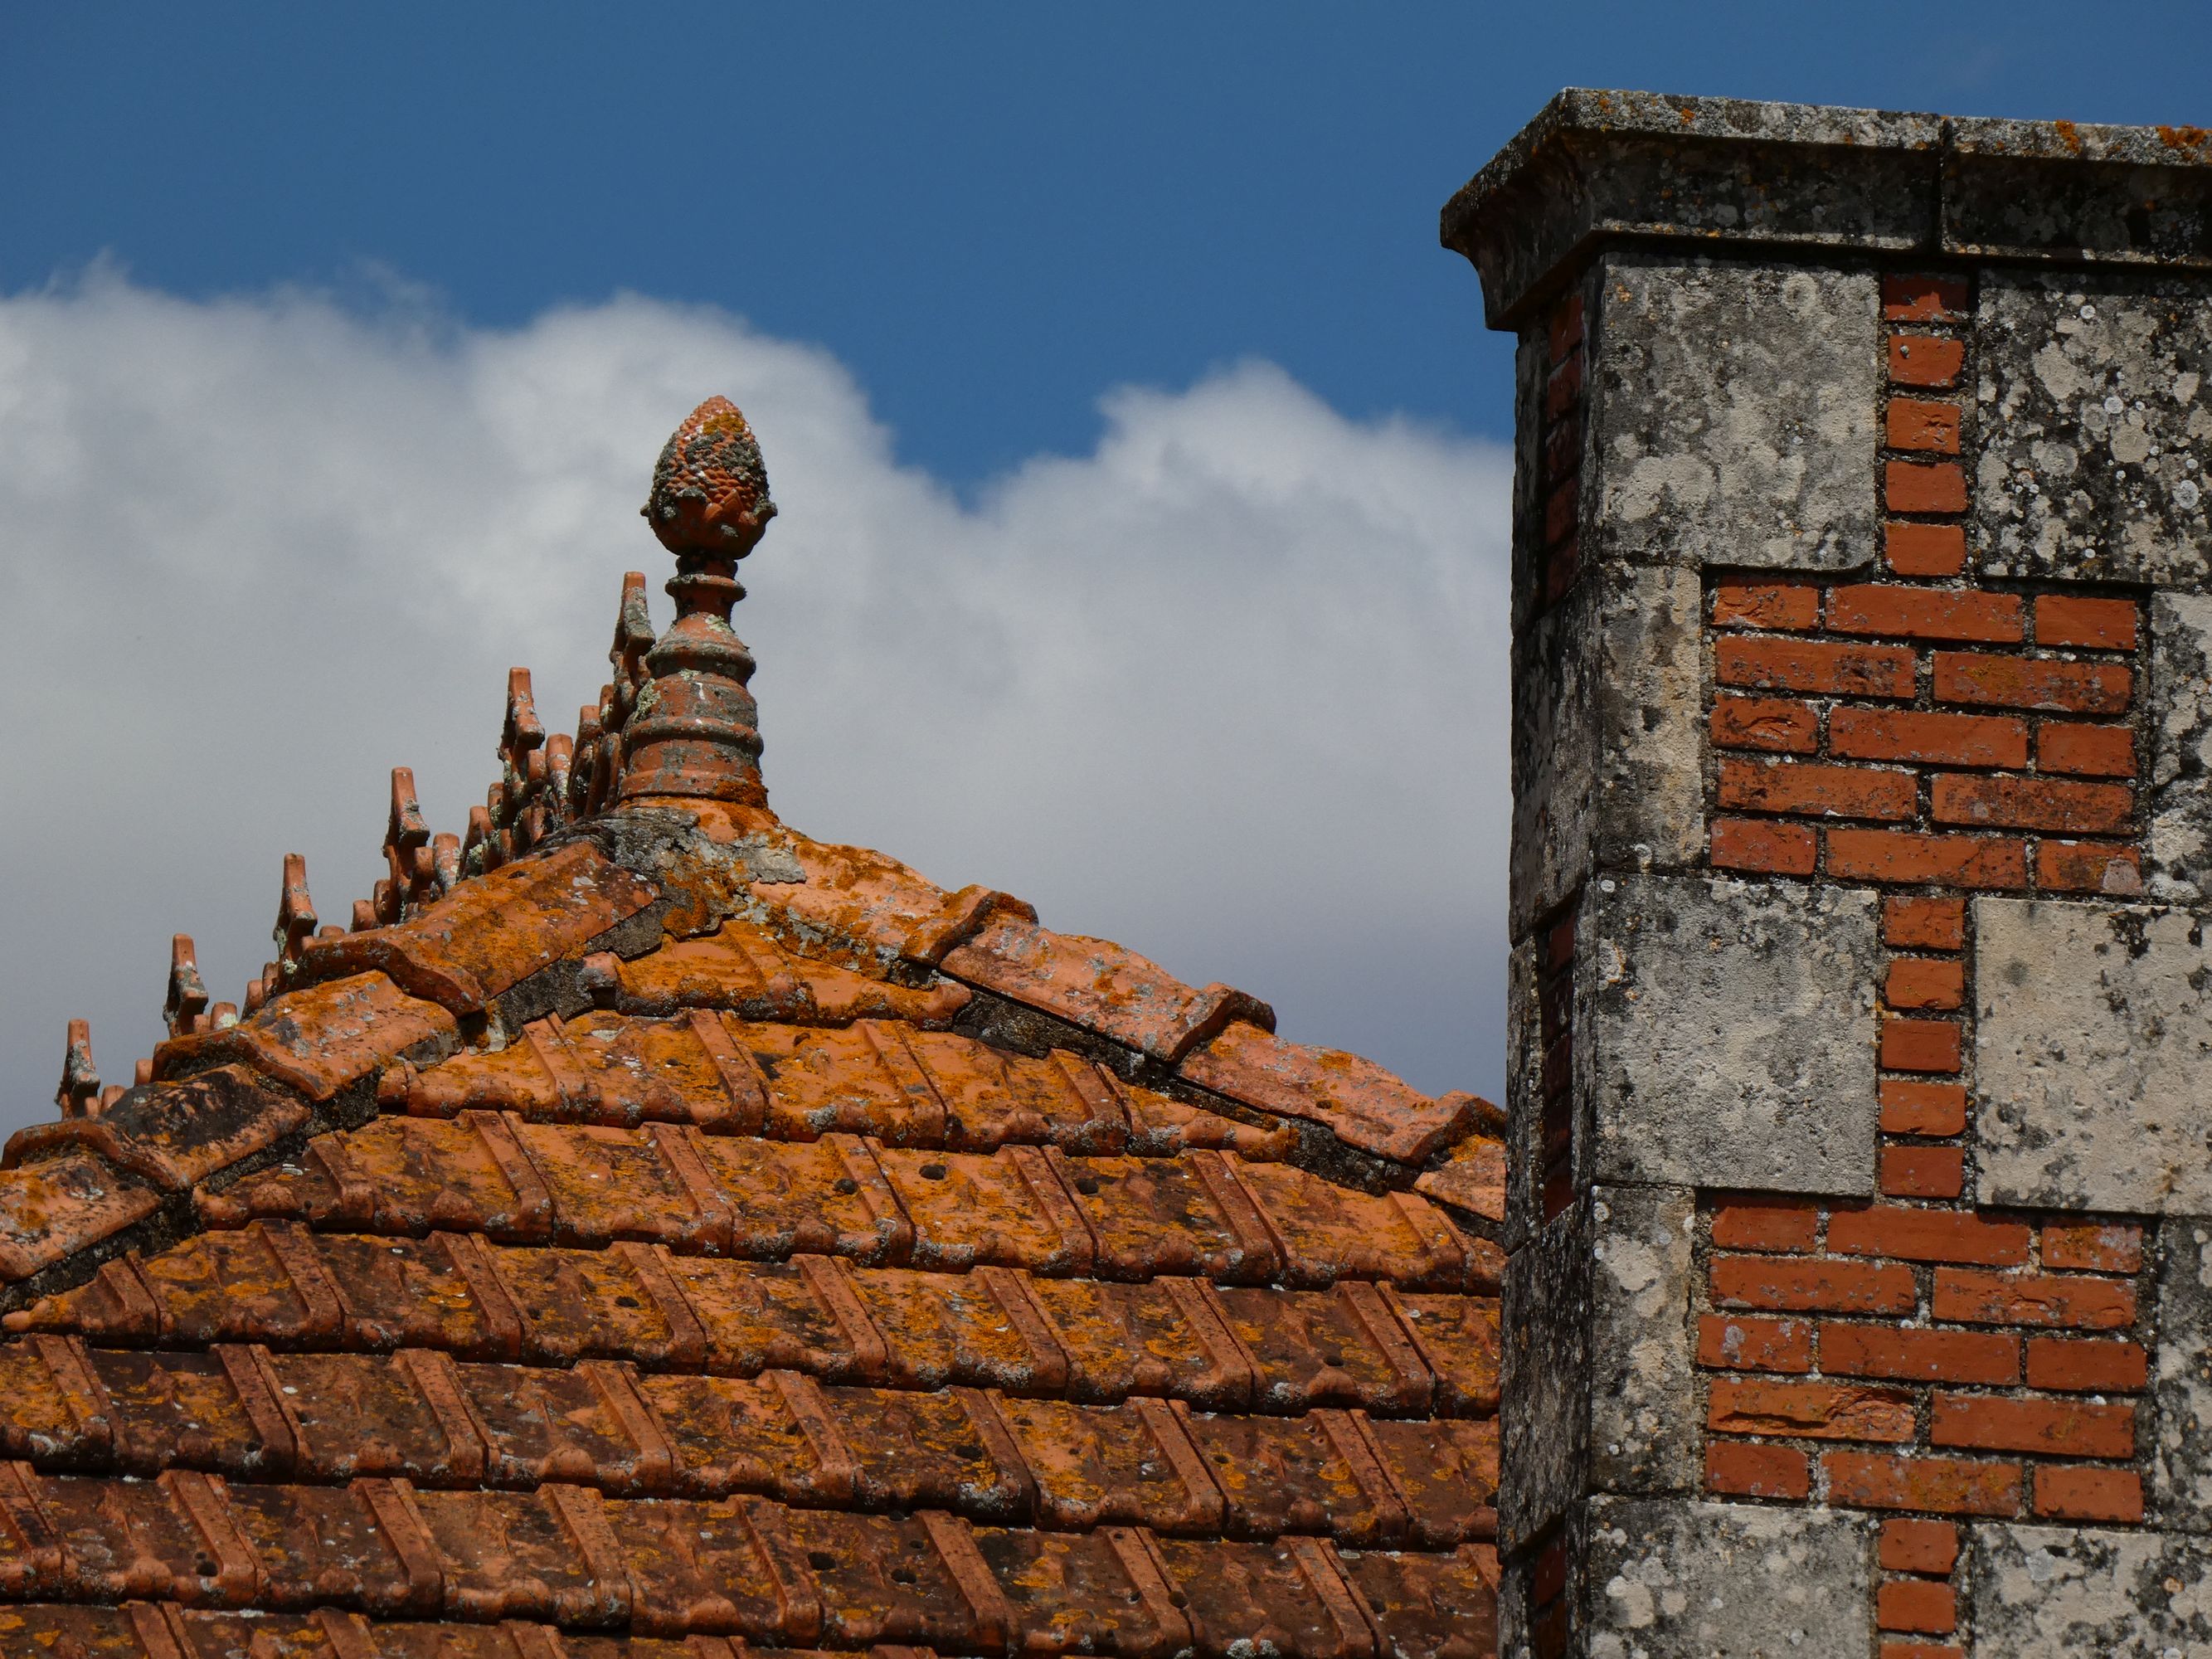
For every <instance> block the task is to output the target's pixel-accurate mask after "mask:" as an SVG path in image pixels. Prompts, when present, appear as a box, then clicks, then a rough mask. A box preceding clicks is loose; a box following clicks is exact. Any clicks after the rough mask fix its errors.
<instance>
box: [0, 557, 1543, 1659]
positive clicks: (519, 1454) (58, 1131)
mask: <svg viewBox="0 0 2212 1659" xmlns="http://www.w3.org/2000/svg"><path fill="white" fill-rule="evenodd" d="M686 556H687V557H692V554H690V553H687V555H686ZM732 568H733V566H732V565H731V564H730V562H728V561H727V560H722V561H720V562H716V561H715V560H714V559H711V558H710V559H708V562H706V563H703V564H702V563H700V562H697V559H696V558H694V560H693V562H692V563H690V564H688V565H686V566H685V567H684V569H683V570H682V571H681V572H679V576H678V582H677V583H676V584H675V585H674V590H673V591H677V592H678V597H679V601H680V604H681V605H682V606H683V608H684V612H685V617H686V620H685V621H684V622H682V623H679V624H678V629H676V630H674V631H673V632H672V633H671V636H670V640H668V641H662V642H661V644H660V645H659V646H656V645H655V643H654V641H653V635H652V630H651V627H650V623H649V621H648V619H647V617H646V612H645V606H644V595H643V585H642V579H641V578H634V579H632V580H629V581H626V583H625V587H624V600H623V620H622V623H621V625H620V627H619V628H618V629H617V639H616V648H615V650H614V652H613V653H611V660H612V661H613V663H614V665H615V679H614V682H613V684H611V685H610V686H609V687H608V688H607V690H605V693H603V695H602V697H601V699H600V702H599V705H598V707H597V708H594V709H592V710H590V711H587V714H586V719H585V720H584V721H583V722H582V723H581V725H580V727H579V732H578V736H577V738H576V740H575V742H574V744H573V745H571V744H570V743H569V742H568V739H567V738H564V737H562V736H560V735H558V734H555V735H553V736H550V737H549V736H547V735H546V733H545V732H544V728H543V726H542V724H541V723H540V722H538V720H537V717H536V712H535V708H534V704H533V703H532V699H531V696H530V693H529V682H528V677H527V675H526V674H525V673H523V672H521V671H517V672H516V673H515V674H514V675H513V677H512V678H511V679H510V684H509V696H508V707H507V726H506V730H505V731H504V732H503V733H502V738H501V763H502V776H501V780H500V781H499V782H498V783H497V784H495V785H494V787H493V788H492V790H491V792H490V794H489V796H488V798H487V802H486V805H484V806H483V808H481V809H477V811H474V812H472V813H471V830H470V836H469V839H468V841H467V842H466V844H465V845H464V844H463V843H462V842H460V841H459V839H458V838H456V837H454V836H438V835H434V834H433V833H432V832H431V829H430V827H429V825H428V823H427V822H426V821H425V820H424V819H423V818H422V815H421V812H420V810H419V808H418V807H417V805H416V800H415V795H414V787H413V780H412V777H411V775H409V774H407V773H406V772H405V770H404V769H400V770H399V771H398V772H395V774H394V775H393V779H392V813H391V817H390V820H389V823H388V825H387V829H386V854H387V858H388V860H389V869H388V873H387V876H386V879H385V880H383V881H381V882H380V883H379V884H378V892H377V897H376V899H375V901H374V902H373V903H371V904H368V905H362V906H356V930H355V931H354V932H352V933H345V934H340V933H337V931H336V930H334V929H329V928H325V929H322V930H321V935H320V936H319V937H314V938H310V935H311V934H312V933H314V932H315V927H316V925H315V921H314V919H313V903H312V901H311V900H310V899H309V897H308V896H307V886H306V872H305V870H304V867H303V866H301V865H300V863H299V861H298V860H296V859H288V860H287V861H286V866H285V876H284V887H283V896H282V900H281V903H280V910H279V915H278V933H279V945H280V949H279V953H278V960H277V961H276V963H272V964H270V968H269V969H266V970H264V974H263V975H262V976H261V978H260V979H258V981H256V982H255V986H254V987H253V989H252V992H251V993H250V994H249V996H248V999H247V1006H248V1008H249V1011H250V1012H249V1017H248V1018H246V1021H244V1022H243V1023H242V1024H241V1023H237V1022H236V1020H235V1015H234V1012H230V1011H229V1010H228V1005H223V1006H218V1007H216V1008H214V1009H210V1008H209V1007H208V1006H207V1003H208V998H207V994H206V990H205V987H204V986H203V985H201V984H200V983H199V981H198V976H197V969H196V968H195V967H194V965H193V962H192V953H191V945H190V941H189V940H185V939H181V938H180V939H179V941H177V943H176V946H175V949H174V951H173V964H172V965H173V973H172V978H171V987H170V988H171V998H170V1008H169V1010H168V1017H169V1020H170V1030H171V1039H170V1041H169V1042H166V1043H164V1044H163V1045H162V1046H161V1048H160V1049H159V1050H158V1051H157V1053H156V1054H155V1058H154V1060H152V1061H149V1062H141V1063H140V1068H139V1070H140V1086H137V1087H135V1088H133V1089H131V1090H129V1091H125V1090H122V1089H119V1088H106V1089H103V1088H102V1087H101V1086H100V1084H99V1083H98V1080H97V1077H96V1073H94V1071H93V1068H92V1064H91V1054H90V1046H89V1041H88V1038H87V1037H86V1036H85V1034H84V1032H83V1031H82V1030H81V1029H79V1028H77V1027H72V1030H71V1032H70V1061H69V1070H68V1071H67V1072H66V1073H65V1077H64V1095H63V1099H64V1105H65V1107H66V1108H67V1109H68V1115H66V1116H65V1117H64V1120H63V1121H60V1122H58V1123H55V1124H52V1125H47V1126H41V1127H39V1128H37V1129H35V1130H33V1131H30V1132H27V1133H24V1134H22V1135H20V1136H18V1137H17V1139H15V1142H13V1143H12V1144H11V1146H10V1149H9V1153H8V1156H7V1158H6V1159H5V1160H4V1164H5V1167H0V1277H4V1279H6V1280H7V1281H8V1283H9V1285H13V1286H14V1288H13V1289H0V1308H5V1309H9V1310H10V1311H8V1312H7V1314H6V1318H5V1322H4V1323H5V1327H6V1330H7V1332H8V1334H7V1335H6V1337H5V1338H4V1339H0V1456H4V1457H6V1458H9V1459H12V1460H14V1461H12V1462H4V1463H0V1650H8V1651H13V1650H15V1646H19V1645H24V1644H41V1646H40V1648H34V1649H33V1650H54V1651H57V1652H67V1653H70V1654H82V1655H83V1656H87V1659H90V1656H102V1659H104V1656H107V1655H111V1654H112V1655H115V1656H118V1659H122V1656H143V1659H216V1656H222V1659H238V1656H240V1655H241V1654H244V1653H246V1652H247V1651H248V1650H250V1651H251V1653H252V1656H253V1659H295V1656H297V1659H678V1656H679V1655H680V1656H682V1659H745V1656H746V1655H748V1654H762V1655H764V1656H765V1659H817V1650H821V1652H823V1653H826V1652H831V1651H834V1652H838V1653H844V1654H850V1653H852V1652H853V1651H854V1650H856V1649H859V1648H863V1647H868V1648H872V1650H874V1653H875V1656H876V1659H929V1656H930V1655H932V1654H933V1653H937V1652H952V1653H977V1654H982V1653H989V1654H1000V1653H1003V1654H1006V1655H1008V1656H1010V1659H1011V1656H1013V1655H1016V1654H1018V1655H1020V1656H1023V1659H1051V1656H1055V1655H1059V1654H1062V1653H1083V1654H1090V1655H1100V1656H1104V1655H1114V1656H1121V1659H1171V1656H1175V1655H1178V1654H1190V1655H1193V1656H1194V1659H1241V1656H1245V1655H1248V1654H1249V1653H1250V1652H1252V1651H1255V1650H1260V1649H1261V1648H1270V1649H1272V1650H1273V1651H1274V1652H1275V1653H1276V1654H1277V1655H1278V1656H1279V1659H1352V1656H1361V1659H1370V1656H1379V1655H1380V1654H1381V1653H1382V1652H1383V1650H1385V1649H1387V1650H1388V1651H1389V1654H1390V1656H1391V1659H1480V1656H1484V1655H1487V1654H1489V1653H1490V1652H1492V1650H1493V1648H1494V1622H1495V1621H1494V1613H1495V1607H1494V1597H1495V1590H1496V1587H1497V1583H1498V1570H1497V1561H1496V1557H1495V1554H1494V1553H1492V1550H1491V1549H1490V1547H1489V1544H1488V1540H1489V1539H1490V1538H1491V1537H1492V1534H1494V1532H1495V1529H1496V1512H1495V1494H1496V1484H1497V1459H1498V1442H1497V1425H1496V1420H1495V1413H1496V1410H1497V1404H1498V1303H1497V1299H1496V1293H1497V1290H1498V1273H1499V1271H1500V1268H1501V1266H1502V1262H1503V1256H1502V1253H1501V1252H1500V1250H1499V1249H1498V1245H1497V1244H1496V1243H1494V1242H1493V1241H1492V1239H1491V1238H1489V1237H1485V1236H1483V1235H1484V1234H1485V1233H1486V1232H1489V1231H1495V1229H1496V1227H1497V1225H1498V1222H1499V1220H1500V1218H1501V1217H1502V1202H1501V1200H1502V1195H1503V1194H1502V1182H1503V1156H1502V1146H1501V1144H1500V1143H1499V1142H1498V1139H1496V1138H1495V1132H1496V1131H1497V1130H1498V1128H1499V1127H1501V1126H1500V1124H1499V1122H1498V1117H1497V1115H1496V1113H1495V1111H1494V1109H1489V1108H1486V1107H1484V1106H1483V1105H1482V1104H1481V1103H1477V1102H1475V1101H1474V1099H1473V1097H1468V1096H1445V1097H1442V1098H1440V1099H1437V1100H1430V1099H1428V1098H1426V1097H1423V1096H1421V1095H1420V1094H1419V1093H1417V1092H1416V1091H1413V1090H1411V1089H1409V1088H1407V1086H1406V1085H1404V1084H1402V1083H1401V1082H1399V1081H1398V1080H1397V1079H1394V1078H1391V1077H1390V1076H1389V1075H1388V1074H1387V1073H1384V1072H1383V1071H1381V1070H1380V1068H1377V1067H1375V1066H1370V1065H1368V1064H1367V1063H1366V1062H1364V1061H1362V1060H1356V1059H1354V1058H1353V1057H1352V1056H1349V1055H1344V1054H1334V1053H1331V1052H1329V1051H1326V1050H1320V1049H1313V1048H1303V1047H1300V1046H1298V1045H1296V1044H1293V1043H1290V1042H1283V1041H1280V1040H1278V1039H1277V1038H1275V1037H1274V1036H1273V1035H1272V1029H1273V1015H1272V1014H1271V1013H1270V1012H1268V1011H1267V1008H1266V1007H1265V1006H1264V1005H1261V1004H1260V1003H1257V1002H1255V1001H1254V1000H1252V999H1250V998H1249V997H1246V996H1244V995H1243V994H1240V993H1237V992H1236V991H1233V990H1231V989H1230V988H1229V987H1225V986H1220V985H1212V986H1206V987H1190V986H1187V985H1184V984H1182V983H1181V982H1180V981H1176V980H1175V979H1174V978H1173V977H1172V976H1171V975H1169V974H1167V973H1166V972H1165V970H1164V969H1161V968H1160V967H1158V965H1157V964H1156V963H1152V962H1149V961H1147V960H1146V958H1144V957H1139V956H1137V955H1135V954H1134V953H1133V952H1131V951H1126V950H1123V949H1122V948H1121V947H1120V946H1118V945H1111V944H1109V943H1106V942H1105V941H1103V940H1097V939H1081V938H1077V937H1073V936H1070V935H1063V934H1058V933H1051V932H1049V931H1048V930H1047V929H1045V928H1043V927H1041V926H1039V925H1038V922H1037V920H1036V913H1035V912H1034V911H1033V910H1032V909H1031V908H1030V907H1029V906H1028V905H1026V904H1024V903H1023V902H1021V901H1019V900H1018V899H1013V898H1011V897H1009V896H1006V895H1005V894H1003V893H998V892H994V891H993V890H988V889H985V888H981V887H969V888H963V889H962V890H959V891H957V892H951V893H948V892H946V891H945V890H943V889H940V888H938V887H936V886H934V885H933V884H930V883H928V882H927V881H925V880H923V879H922V878H921V877H919V876H917V875H916V874H915V872H912V871H911V870H908V869H907V868H906V867H905V866H902V865H899V864H897V863H896V862H895V861H894V860H890V859H886V858H884V857H883V856H881V855H880V854H872V853H868V852H866V851H863V850H860V849H856V848H838V847H829V846H824V845H822V844H820V843H817V842H811V841H809V840H807V839H806V838H805V837H804V836H798V835H795V834H793V832H791V831H790V830H788V829H785V828H784V827H783V826H782V825H781V824H780V823H778V822H777V821H776V820H775V817H774V816H773V815H772V814H770V813H769V812H768V811H767V810H766V808H765V806H764V805H761V804H760V802H759V799H758V788H759V786H758V780H757V773H756V772H755V771H754V770H753V767H752V756H753V755H754V753H755V752H756V750H757V735H756V734H755V733H754V732H753V730H752V727H751V724H750V722H751V720H752V714H751V708H752V705H751V702H750V695H749V694H747V693H745V692H744V678H745V676H746V673H747V672H749V671H750V659H749V658H745V657H744V652H743V647H735V646H733V645H732V644H730V643H729V642H728V641H726V639H725V636H723V635H719V634H716V633H715V632H714V630H715V629H718V628H719V627H720V623H719V622H718V621H717V620H716V619H717V617H718V616H719V613H720V609H721V608H724V607H725V605H726V600H728V599H732V598H733V597H734V596H735V583H734V579H733V577H732V575H731V574H729V571H730V570H731V569H732ZM702 629H703V630H705V631H704V632H703V633H702ZM687 630H688V631H687ZM710 635H711V636H712V637H711V638H710V637H709V636H710ZM701 641H707V644H708V646H711V647H712V648H711V649H708V648H707V647H702V644H701ZM702 651H703V654H702ZM683 673H694V674H697V675H703V676H705V677H706V678H708V679H711V680H714V682H715V684H714V685H700V686H685V687H679V686H678V685H677V684H675V682H674V680H673V679H671V676H672V675H680V674H683ZM671 698H674V699H676V702H679V703H680V702H684V699H686V698H689V699H690V703H689V704H687V705H686V706H690V707H693V708H694V709H695V712H703V714H704V715H706V716H711V719H712V721H713V722H714V725H715V729H714V732H712V733H708V737H709V738H710V739H711V740H710V741H707V742H705V743H700V742H696V741H694V738H696V737H697V736H698V735H699V734H698V733H696V732H689V731H688V729H687V730H685V731H678V730H677V729H676V727H675V726H671V725H670V724H669V722H668V721H666V720H662V719H661V715H662V714H665V713H666V712H667V711H668V709H670V708H674V707H675V706H676V704H675V703H671V702H670V701H669V699H671ZM633 714H636V715H637V716H638V718H639V720H640V721H641V722H643V723H642V724H639V725H636V726H635V729H633V722H632V715H633ZM654 720H659V725H658V726H653V725H652V724H651V723H652V722H653V721H654ZM648 727H649V728H650V729H648ZM638 741H644V742H646V744H647V747H651V746H652V745H653V744H658V745H659V748H658V749H656V750H655V752H654V754H653V756H650V757H646V759H645V760H644V761H642V762H640V763H638V764H637V765H636V766H633V767H631V768H630V769H629V771H628V773H627V774H626V773H625V764H626V760H625V757H626V756H629V757H630V758H632V759H635V756H632V755H631V752H630V751H631V750H632V749H633V748H634V747H635V743H636V742H638ZM725 786H727V787H725ZM671 789H672V790H678V792H679V793H678V795H672V796H671V795H670V794H668V793H667V792H668V791H669V790H671ZM641 791H642V792H647V793H654V794H656V796H657V797H658V798H657V799H654V800H653V802H652V803H650V804H649V805H640V804H632V805H623V804H620V803H622V802H623V799H624V798H625V797H626V796H635V795H637V794H639V793H641ZM681 791H691V792H693V793H691V794H690V795H688V796H685V795H683V794H681V793H680V792H681ZM718 795H732V796H733V797H736V799H715V797H716V796H718ZM593 815H596V817H595V822H593V823H590V824H587V825H584V826H582V827H580V828H577V827H571V826H574V825H575V823H576V820H578V819H579V818H581V817H586V816H593ZM586 837H588V839H586ZM793 875H797V876H799V877H802V878H803V879H799V880H793V879H788V878H789V877H791V876H793ZM1040 1016H1048V1017H1049V1018H1040ZM371 1085H373V1086H371ZM172 1240H173V1241H174V1242H170V1241H172ZM134 1245H135V1246H137V1248H136V1249H131V1248H126V1247H131V1246H134ZM26 1281H27V1282H26ZM118 1603H121V1604H123V1605H118ZM70 1644H73V1645H70ZM1255 1644H1259V1646H1258V1647H1255Z"/></svg>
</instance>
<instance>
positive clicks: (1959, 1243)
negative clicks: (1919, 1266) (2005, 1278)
mask: <svg viewBox="0 0 2212 1659" xmlns="http://www.w3.org/2000/svg"><path fill="white" fill-rule="evenodd" d="M2031 1236H2032V1235H2031V1234H2030V1233H2029V1231H2028V1228H2027V1223H2026V1222H2022V1221H1993V1220H1990V1219H1989V1218H1986V1217H1984V1216H1979V1215H1974V1214H1971V1213H1967V1212H1961V1211H1958V1210H1915V1209H1911V1208H1908V1207H1906V1206H1902V1205H1896V1204H1875V1205H1870V1206H1867V1207H1866V1208H1863V1209H1840V1210H1838V1211H1837V1212H1835V1214H1834V1215H1832V1216H1831V1217H1830V1218H1828V1248H1829V1249H1831V1250H1832V1251H1833V1252H1835V1254H1837V1255H1886V1256H1891V1257H1894V1258H1895V1259H1897V1260H1899V1261H1950V1262H1962V1263H1967V1264H1971V1265H1972V1266H1974V1267H2016V1266H2018V1265H2020V1264H2021V1262H2024V1261H2027V1246H2028V1241H2029V1238H2030V1237H2031Z"/></svg>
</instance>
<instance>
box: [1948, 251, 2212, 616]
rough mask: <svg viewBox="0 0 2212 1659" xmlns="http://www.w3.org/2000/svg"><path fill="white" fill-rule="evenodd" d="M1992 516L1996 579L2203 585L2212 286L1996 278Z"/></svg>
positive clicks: (1985, 416)
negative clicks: (2030, 578)
mask: <svg viewBox="0 0 2212 1659" xmlns="http://www.w3.org/2000/svg"><path fill="white" fill-rule="evenodd" d="M1974 350H1975V352H1976V355H1977V358H1978V362H1979V364H1980V368H1979V373H1978V385H1977V387H1976V398H1977V401H1978V404H1979V408H1980V418H1981V440H1982V444H1981V459H1980V461H1979V463H1978V471H1977V475H1976V476H1977V484H1976V492H1977V497H1978V501H1977V506H1978V519H1979V520H1980V523H1981V525H1982V526H1983V531H1982V533H1983V534H1984V536H1985V537H1986V538H1987V546H1986V548H1985V549H1984V562H1985V565H1986V568H1988V569H1989V570H1990V573H1991V574H1998V575H2010V576H2027V577H2034V578H2040V579H2045V580H2084V581H2126V582H2149V583H2154V584H2157V585H2161V586H2203V583H2204V582H2205V580H2206V579H2207V577H2208V574H2212V478H2208V477H2207V476H2206V472H2205V464H2204V459H2203V457H2204V453H2205V441H2206V439H2207V438H2208V437H2209V436H2212V386H2207V384H2206V377H2207V376H2208V374H2212V285H2208V281H2207V279H2205V278H2203V277H2196V276H2176V275H2173V274H2172V273H2161V274H2160V275H2159V276H2128V275H2122V274H2118V273H2112V272H2100V273H2096V274H2095V275H2093V276H2090V275H2087V274H2083V273H2071V274H2062V273H2057V272H2018V273H2013V272H2006V271H2001V270H1992V271H1990V272H1988V273H1986V274H1985V275H1984V277H1983V279H1982V289H1981V302H1980V307H1979V311H1978V315H1977V317H1976V319H1975V332H1974Z"/></svg>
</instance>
